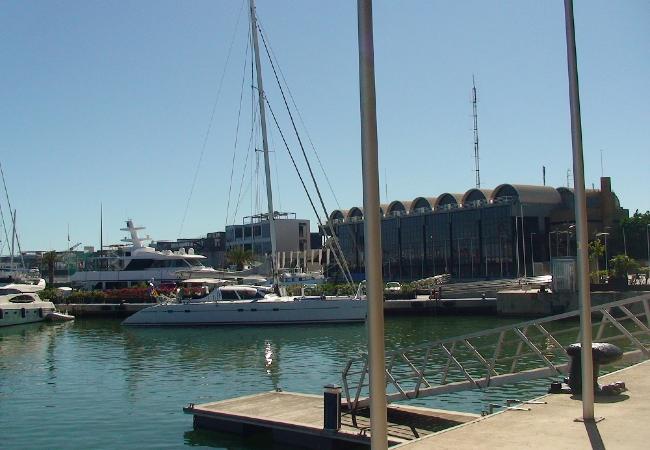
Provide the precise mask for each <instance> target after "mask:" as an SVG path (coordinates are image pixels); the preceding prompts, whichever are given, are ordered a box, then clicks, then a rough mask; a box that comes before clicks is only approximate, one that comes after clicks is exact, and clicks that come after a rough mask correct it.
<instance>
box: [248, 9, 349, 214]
mask: <svg viewBox="0 0 650 450" xmlns="http://www.w3.org/2000/svg"><path fill="white" fill-rule="evenodd" d="M257 25H258V28H259V30H260V34H261V35H262V39H264V37H263V33H264V28H263V27H262V24H261V22H260V21H259V19H258V20H257ZM265 45H266V44H265ZM268 51H270V53H271V56H272V57H273V60H275V62H276V64H277V66H278V72H279V73H280V76H281V77H282V82H283V83H284V85H285V86H286V88H287V93H288V94H289V98H290V99H291V104H292V105H293V107H294V108H295V109H296V113H297V114H298V119H300V124H301V125H302V127H303V128H304V130H305V134H306V135H307V140H308V141H309V145H310V146H311V149H312V151H313V152H314V156H316V161H318V165H319V167H320V170H321V172H322V173H323V176H324V177H325V181H326V182H327V185H328V187H329V188H330V192H331V193H332V197H334V202H335V203H336V206H337V207H338V209H341V204H340V203H339V199H338V198H337V197H336V193H335V192H334V188H333V187H332V183H331V182H330V178H329V177H328V176H327V171H326V170H325V168H324V167H323V163H322V161H321V159H320V155H319V154H318V151H316V146H315V145H314V142H313V141H312V139H311V135H310V134H309V130H308V129H307V125H305V121H304V120H303V118H302V114H301V113H300V108H298V104H297V103H296V100H295V99H294V97H293V93H292V92H291V88H290V87H289V83H287V80H286V78H285V77H284V72H282V67H281V66H280V63H279V61H278V58H277V57H276V56H275V52H274V51H273V47H272V46H271V43H270V42H269V44H268ZM269 58H270V57H269Z"/></svg>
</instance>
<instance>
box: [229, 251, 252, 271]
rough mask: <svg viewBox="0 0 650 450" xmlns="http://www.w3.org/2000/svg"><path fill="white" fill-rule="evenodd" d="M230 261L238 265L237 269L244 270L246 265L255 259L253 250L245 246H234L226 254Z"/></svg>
mask: <svg viewBox="0 0 650 450" xmlns="http://www.w3.org/2000/svg"><path fill="white" fill-rule="evenodd" d="M226 258H227V259H228V262H229V263H231V264H234V265H235V266H237V270H243V269H244V265H245V264H248V263H249V262H252V261H253V260H254V257H253V252H252V251H250V250H246V249H244V248H243V247H233V248H231V249H230V250H229V251H228V254H227V255H226Z"/></svg>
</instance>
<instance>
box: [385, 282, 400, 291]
mask: <svg viewBox="0 0 650 450" xmlns="http://www.w3.org/2000/svg"><path fill="white" fill-rule="evenodd" d="M384 291H385V292H401V291H402V285H401V284H400V283H399V282H397V281H389V282H388V283H386V287H385V288H384Z"/></svg>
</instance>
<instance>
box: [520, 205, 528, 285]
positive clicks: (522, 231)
mask: <svg viewBox="0 0 650 450" xmlns="http://www.w3.org/2000/svg"><path fill="white" fill-rule="evenodd" d="M519 212H520V215H521V251H522V256H523V257H524V277H527V276H528V272H527V270H526V233H525V232H524V205H522V204H521V203H519Z"/></svg>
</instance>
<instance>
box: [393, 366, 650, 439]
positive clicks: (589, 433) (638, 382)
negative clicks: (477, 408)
mask: <svg viewBox="0 0 650 450" xmlns="http://www.w3.org/2000/svg"><path fill="white" fill-rule="evenodd" d="M619 380H620V381H624V382H625V384H626V386H627V389H628V390H627V392H625V393H623V394H622V395H620V396H617V397H600V398H597V400H596V402H597V403H596V405H595V410H596V417H603V418H604V420H602V421H600V422H598V423H596V424H585V423H582V422H576V421H574V419H576V418H578V417H581V415H582V403H581V402H580V400H579V399H575V398H572V396H570V395H565V394H557V395H547V396H544V397H542V398H541V399H539V400H543V401H546V402H548V403H547V404H542V405H528V406H529V407H530V408H531V410H530V411H514V410H508V411H504V412H501V413H497V414H493V415H490V416H487V417H482V418H480V419H478V420H475V421H473V422H469V423H466V424H464V425H459V426H457V427H454V428H450V429H448V430H445V431H442V432H440V433H437V434H434V435H430V436H427V437H424V438H421V439H418V440H415V441H412V442H409V443H406V444H402V445H398V446H396V447H392V448H399V449H400V450H423V449H431V448H435V449H453V450H462V449H490V450H493V449H495V448H498V449H501V450H504V449H525V448H529V449H533V448H534V449H544V448H548V449H553V450H558V449H605V448H607V449H626V450H627V449H647V448H650V444H649V443H650V423H648V422H649V421H650V361H646V362H643V363H641V364H637V365H635V366H632V367H628V368H626V369H623V370H620V371H618V372H615V373H611V374H609V375H606V376H603V377H601V378H600V379H599V381H600V383H601V384H606V383H611V382H614V381H619Z"/></svg>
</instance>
